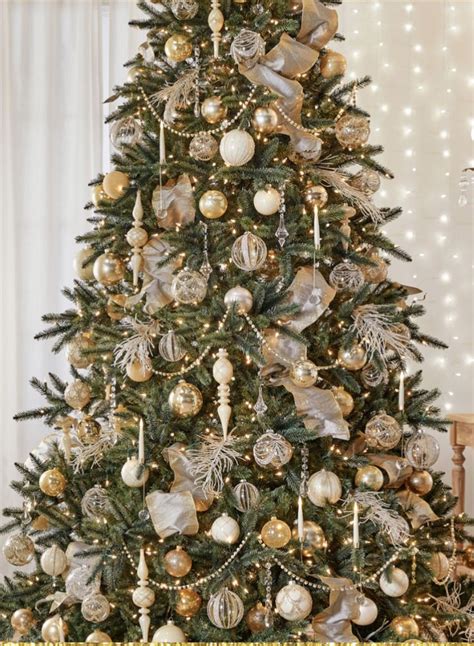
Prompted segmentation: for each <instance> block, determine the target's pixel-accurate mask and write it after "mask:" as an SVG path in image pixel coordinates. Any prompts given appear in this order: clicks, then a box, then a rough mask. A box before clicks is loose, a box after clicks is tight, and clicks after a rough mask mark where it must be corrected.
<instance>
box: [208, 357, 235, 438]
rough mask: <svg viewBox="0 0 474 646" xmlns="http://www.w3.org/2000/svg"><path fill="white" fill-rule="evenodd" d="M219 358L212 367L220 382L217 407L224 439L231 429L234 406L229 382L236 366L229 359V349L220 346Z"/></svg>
mask: <svg viewBox="0 0 474 646" xmlns="http://www.w3.org/2000/svg"><path fill="white" fill-rule="evenodd" d="M217 356H218V359H217V361H216V362H215V363H214V366H213V369H212V376H213V377H214V379H215V380H216V381H217V383H218V384H219V386H218V388H217V392H218V394H219V406H218V407H217V414H218V415H219V419H220V421H221V425H222V434H223V436H224V439H225V438H226V437H227V432H228V429H229V421H230V416H231V414H232V408H231V406H230V405H229V404H230V397H229V395H230V388H229V383H230V381H231V380H232V377H233V375H234V368H233V366H232V364H231V362H230V361H229V359H228V358H227V357H228V353H227V350H224V348H220V349H219V352H218V355H217Z"/></svg>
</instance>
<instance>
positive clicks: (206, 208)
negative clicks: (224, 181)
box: [199, 190, 228, 220]
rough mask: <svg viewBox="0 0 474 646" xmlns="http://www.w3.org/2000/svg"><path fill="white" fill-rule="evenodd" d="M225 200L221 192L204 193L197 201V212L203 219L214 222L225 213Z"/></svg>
mask: <svg viewBox="0 0 474 646" xmlns="http://www.w3.org/2000/svg"><path fill="white" fill-rule="evenodd" d="M227 204H228V203H227V198H226V196H225V195H224V193H221V191H215V190H212V191H206V192H205V193H203V194H202V196H201V199H200V200H199V210H200V211H201V213H202V214H203V216H204V217H205V218H209V219H210V220H215V219H216V218H220V217H222V216H223V215H224V213H225V212H226V211H227Z"/></svg>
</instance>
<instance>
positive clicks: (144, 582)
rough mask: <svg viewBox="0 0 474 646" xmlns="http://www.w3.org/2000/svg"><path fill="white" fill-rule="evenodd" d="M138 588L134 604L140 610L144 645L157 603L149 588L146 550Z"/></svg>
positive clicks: (142, 552)
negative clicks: (151, 614)
mask: <svg viewBox="0 0 474 646" xmlns="http://www.w3.org/2000/svg"><path fill="white" fill-rule="evenodd" d="M137 574H138V588H135V590H134V591H133V595H132V599H133V603H134V604H135V605H136V606H137V607H138V608H139V613H140V619H139V620H138V623H139V624H140V628H141V631H142V639H141V641H142V643H144V644H146V643H147V642H148V634H149V632H150V617H149V614H150V608H151V606H152V605H153V604H154V602H155V593H154V592H153V590H152V589H151V588H149V587H148V566H147V564H146V559H145V550H144V549H143V547H142V548H141V549H140V560H139V562H138V568H137Z"/></svg>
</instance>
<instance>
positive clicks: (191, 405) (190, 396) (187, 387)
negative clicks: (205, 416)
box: [168, 379, 202, 417]
mask: <svg viewBox="0 0 474 646" xmlns="http://www.w3.org/2000/svg"><path fill="white" fill-rule="evenodd" d="M168 404H169V406H170V408H171V410H172V411H173V413H174V414H175V415H177V416H178V417H193V416H194V415H197V414H198V413H199V411H200V410H201V407H202V395H201V391H200V390H199V388H197V387H196V386H195V385H194V384H190V383H188V382H186V381H184V380H183V379H181V380H180V381H179V382H178V383H177V384H176V386H175V387H174V388H173V390H172V391H171V392H170V394H169V397H168Z"/></svg>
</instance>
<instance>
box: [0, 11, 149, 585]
mask: <svg viewBox="0 0 474 646" xmlns="http://www.w3.org/2000/svg"><path fill="white" fill-rule="evenodd" d="M0 12H1V13H0V15H1V40H2V47H1V53H0V56H1V83H2V91H1V95H2V99H1V105H2V120H1V137H0V141H1V147H2V150H1V155H0V159H1V162H0V163H1V168H0V177H1V205H2V206H1V208H2V213H1V223H2V237H1V240H2V253H1V254H0V257H1V266H2V272H1V281H0V283H1V290H2V291H1V303H2V315H1V353H2V354H1V366H2V371H1V373H2V382H1V383H2V386H1V389H0V415H1V418H0V475H1V481H0V507H1V508H3V507H5V506H8V505H17V504H18V500H19V499H18V496H17V495H16V494H15V493H14V492H13V491H11V490H10V489H9V487H8V483H9V482H10V481H11V480H13V479H15V478H16V477H17V475H18V473H17V471H16V469H15V468H14V462H19V461H24V459H25V458H26V457H27V455H28V452H29V451H31V450H32V449H33V448H35V446H37V445H38V443H39V442H40V441H41V439H42V438H43V437H44V435H45V431H46V430H47V429H46V427H44V426H43V425H42V423H41V421H26V422H21V423H16V422H14V421H13V420H12V417H13V415H14V414H15V413H16V412H18V411H21V410H25V409H29V408H33V407H36V406H40V405H41V404H42V403H43V400H42V398H41V397H40V396H39V395H38V394H37V393H36V392H35V391H33V390H32V389H31V388H30V387H29V386H28V380H29V379H30V378H31V377H32V376H37V377H38V378H40V379H46V378H47V374H48V372H50V371H51V372H57V373H58V374H59V375H61V376H63V377H64V376H66V375H67V371H66V366H65V362H64V357H63V356H61V355H59V356H55V355H53V354H52V353H51V345H52V343H51V342H50V341H35V340H34V339H33V336H34V335H35V334H36V333H37V332H38V331H40V330H41V329H42V328H43V324H42V322H41V315H42V314H43V313H45V312H59V311H62V310H63V309H64V308H65V306H66V305H67V301H66V300H65V299H64V298H63V297H62V295H61V289H62V287H63V286H65V285H71V284H72V280H73V272H72V257H73V255H74V253H75V250H76V249H77V248H78V247H77V245H76V244H75V242H74V238H75V236H77V235H78V234H80V233H83V232H84V231H86V230H87V229H88V223H87V222H86V217H87V212H86V211H84V210H83V208H82V207H83V205H84V204H85V203H86V202H87V201H88V199H89V194H90V191H89V188H88V186H87V183H88V182H89V180H90V179H91V178H93V177H94V176H95V175H96V174H97V173H98V172H100V171H101V170H102V169H103V168H104V160H108V156H109V150H108V132H107V131H108V128H106V129H104V127H103V118H104V106H103V100H104V99H105V98H107V97H108V96H109V95H110V94H111V88H112V86H113V85H114V84H118V83H121V82H122V81H123V80H124V79H125V75H126V70H123V69H122V67H121V66H122V64H123V63H124V62H125V61H126V60H127V59H128V58H130V57H131V56H132V54H133V53H134V52H135V51H136V47H137V44H138V43H139V42H140V37H141V38H142V40H143V35H140V32H139V30H131V29H130V28H129V27H128V25H127V23H128V20H130V19H131V18H132V17H136V16H137V15H138V13H139V12H138V10H137V8H136V4H135V2H133V1H132V0H124V1H117V0H111V2H110V4H109V3H105V2H100V0H77V1H76V0H62V1H52V0H33V1H28V0H2V2H1V3H0ZM105 109H107V110H108V108H105ZM0 522H3V519H0ZM4 572H5V561H4V559H2V558H0V574H2V573H4Z"/></svg>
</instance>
